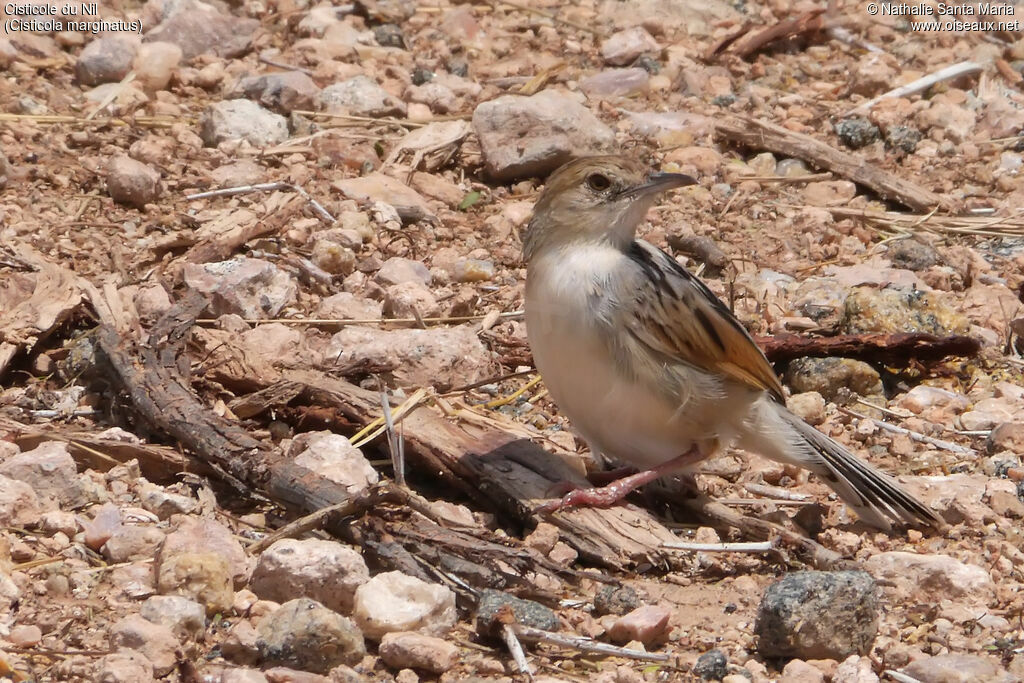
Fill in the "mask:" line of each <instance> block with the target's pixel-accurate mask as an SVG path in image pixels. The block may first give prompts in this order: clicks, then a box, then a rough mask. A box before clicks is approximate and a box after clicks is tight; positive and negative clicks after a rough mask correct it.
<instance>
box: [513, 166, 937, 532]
mask: <svg viewBox="0 0 1024 683" xmlns="http://www.w3.org/2000/svg"><path fill="white" fill-rule="evenodd" d="M695 183H696V181H695V180H694V179H693V178H690V177H689V176H685V175H680V174H674V173H654V174H649V173H648V172H647V169H645V168H644V167H643V166H642V165H641V164H640V163H639V162H637V161H634V160H631V159H627V158H623V157H618V156H601V157H589V158H583V159H577V160H575V161H572V162H569V163H568V164H566V165H564V166H562V167H561V168H560V169H558V170H557V171H555V172H554V173H553V174H552V175H551V177H550V178H549V179H548V182H547V185H546V187H545V188H544V191H543V193H542V194H541V196H540V199H539V200H538V201H537V205H536V207H535V208H534V213H533V218H532V219H531V220H530V223H529V226H528V227H527V230H526V233H525V237H524V246H523V251H524V256H525V259H526V262H527V278H526V325H527V333H528V336H529V340H530V347H531V348H532V350H533V357H534V361H535V362H536V365H537V369H538V370H540V373H541V376H542V377H543V378H544V383H545V385H546V386H547V388H548V391H550V393H551V396H552V398H553V399H554V400H555V402H556V403H557V404H558V406H559V408H560V409H561V411H562V412H563V413H564V414H565V415H566V416H567V417H568V418H569V419H570V420H571V421H572V424H573V426H574V427H575V428H576V430H577V431H578V432H579V433H580V434H581V435H582V436H583V437H584V438H585V439H586V441H587V442H588V444H589V445H590V447H591V451H592V452H595V453H600V454H603V455H605V456H609V457H610V458H612V459H614V460H617V461H621V462H623V463H625V464H628V465H632V466H634V467H637V468H638V469H641V470H644V471H642V472H640V473H639V474H636V475H633V476H631V477H626V478H625V479H621V480H619V481H618V482H615V483H613V484H611V485H609V486H606V487H604V488H600V489H587V490H581V491H573V492H571V493H569V494H567V495H566V496H565V497H564V498H563V499H562V500H561V501H560V502H558V503H556V504H554V505H552V506H549V507H548V509H557V508H559V507H564V506H572V505H588V504H589V505H604V506H607V505H611V504H613V503H614V502H616V501H618V500H620V499H621V498H622V497H623V496H625V495H626V494H627V493H628V492H629V491H631V490H633V489H635V488H636V487H637V486H640V485H642V484H645V483H647V482H649V481H652V480H654V479H656V478H658V477H659V476H662V475H665V474H670V473H673V472H676V473H678V472H681V471H685V470H687V469H690V468H692V467H693V466H694V465H695V464H696V463H698V462H700V461H701V460H704V459H706V458H708V457H710V456H711V455H713V454H714V453H717V452H719V451H721V450H722V449H725V448H728V447H729V446H733V445H736V446H738V447H740V448H742V449H744V450H748V451H753V452H756V453H760V454H762V455H764V456H766V457H768V458H771V459H772V460H777V461H779V462H783V463H791V464H796V465H799V466H801V467H804V468H806V469H808V470H810V471H811V472H813V473H815V474H817V475H818V476H820V477H822V478H823V479H824V480H825V481H826V482H827V483H828V484H829V486H831V487H832V488H833V489H834V490H835V491H836V493H838V494H839V496H840V497H841V498H842V499H843V500H844V501H846V503H847V504H849V505H850V506H851V507H852V508H853V509H854V510H855V511H856V512H857V514H858V515H859V516H860V517H861V519H863V520H864V521H865V522H867V523H868V524H871V525H873V526H876V527H879V528H882V529H887V530H888V529H890V528H891V521H897V522H903V523H908V524H925V525H932V526H941V524H942V522H941V520H940V519H939V517H938V516H937V515H936V514H935V513H934V512H933V511H932V510H931V509H929V508H928V507H927V506H925V505H923V504H922V503H921V502H919V501H918V500H916V499H915V498H914V497H913V496H911V495H909V494H908V493H906V492H905V491H904V490H903V489H901V488H900V487H899V485H898V484H897V483H896V482H895V481H894V480H893V479H891V478H890V477H888V476H887V475H885V474H882V473H881V472H879V471H877V470H875V469H874V468H872V467H871V466H869V465H867V464H866V463H864V462H863V461H861V460H859V459H858V458H857V457H856V456H854V455H853V454H852V453H850V452H849V451H848V450H846V449H845V448H844V447H843V446H841V445H839V444H838V443H836V442H835V441H833V440H832V439H831V438H829V437H828V436H826V435H824V434H822V433H821V432H819V431H817V430H816V429H814V428H813V427H811V426H810V425H808V424H807V423H806V422H804V421H803V420H801V419H800V418H799V417H797V416H796V415H794V414H793V413H791V412H789V410H787V409H786V402H785V398H784V395H783V391H782V385H781V384H780V383H779V379H778V377H777V376H776V374H775V372H774V370H773V369H772V366H771V365H770V364H769V363H768V360H767V359H766V358H765V356H764V354H763V353H762V352H761V350H760V349H759V348H758V347H757V345H755V344H754V341H753V339H751V337H750V335H749V334H748V333H747V332H746V330H745V329H744V328H743V326H742V325H741V324H740V323H739V321H738V320H737V319H736V318H735V316H733V314H732V313H731V312H730V311H729V309H728V308H726V307H725V306H724V305H723V304H722V302H721V301H719V300H718V299H717V298H716V297H715V295H714V294H713V293H712V292H711V291H710V290H709V289H708V288H707V286H706V285H705V284H704V283H703V282H701V281H700V280H699V279H697V278H696V277H695V276H693V275H691V274H690V273H689V272H688V271H687V270H685V269H684V268H683V267H682V266H680V265H679V264H678V263H677V262H676V261H675V259H673V258H672V257H671V256H669V255H668V254H666V253H665V252H663V251H661V250H659V249H657V248H656V247H654V246H653V245H651V244H649V243H647V242H645V241H643V240H638V239H636V228H637V226H638V224H639V223H640V222H641V221H642V220H643V218H644V215H645V214H646V213H647V210H648V208H650V206H651V205H652V204H653V203H654V200H655V198H656V197H657V196H658V195H659V194H660V193H661V192H663V191H665V190H669V189H672V188H676V187H681V186H684V185H693V184H695Z"/></svg>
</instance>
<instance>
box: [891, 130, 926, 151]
mask: <svg viewBox="0 0 1024 683" xmlns="http://www.w3.org/2000/svg"><path fill="white" fill-rule="evenodd" d="M921 137H922V136H921V131H919V130H918V129H916V128H910V127H909V126H890V127H889V128H887V129H886V131H885V144H886V145H887V146H888V147H892V148H894V149H898V150H901V151H903V152H906V153H907V154H913V153H914V150H915V149H917V143H919V142H921Z"/></svg>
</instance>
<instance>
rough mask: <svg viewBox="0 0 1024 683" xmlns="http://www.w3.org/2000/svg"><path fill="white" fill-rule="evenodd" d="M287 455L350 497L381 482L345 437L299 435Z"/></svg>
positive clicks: (323, 433)
mask: <svg viewBox="0 0 1024 683" xmlns="http://www.w3.org/2000/svg"><path fill="white" fill-rule="evenodd" d="M288 454H289V456H290V457H291V458H292V461H293V462H294V463H295V464H296V465H298V466H299V467H304V468H306V469H308V470H310V471H312V472H316V473H317V475H319V476H321V477H323V478H324V479H327V480H329V481H333V482H335V483H336V484H340V485H341V486H344V487H345V489H346V490H347V491H348V492H349V494H350V495H358V494H359V493H361V492H363V491H365V490H367V489H368V488H369V487H371V486H373V485H374V484H376V483H377V482H378V481H379V480H380V476H379V475H378V474H377V470H375V469H373V466H372V465H370V461H369V460H367V459H366V457H365V456H364V455H363V452H362V451H360V450H359V449H358V448H356V447H355V446H353V445H352V443H351V442H350V441H349V440H348V439H347V438H345V437H344V436H341V435H340V434H334V433H333V432H329V431H324V432H305V433H303V434H300V435H299V436H297V437H295V439H293V440H292V443H291V445H290V446H289V447H288ZM321 602H323V601H321ZM324 604H327V603H324ZM328 606H329V607H331V609H335V608H334V607H333V606H330V605H328ZM345 611H347V610H345Z"/></svg>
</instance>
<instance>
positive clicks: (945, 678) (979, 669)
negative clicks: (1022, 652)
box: [902, 653, 1019, 683]
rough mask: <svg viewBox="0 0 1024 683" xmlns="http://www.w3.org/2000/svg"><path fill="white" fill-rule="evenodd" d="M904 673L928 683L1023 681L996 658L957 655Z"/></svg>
mask: <svg viewBox="0 0 1024 683" xmlns="http://www.w3.org/2000/svg"><path fill="white" fill-rule="evenodd" d="M902 673H904V674H906V675H907V676H910V677H912V678H915V679H917V680H919V681H927V682H928V683H970V681H985V682H986V683H1013V682H1014V681H1018V680H1019V679H1018V678H1017V677H1016V676H1013V675H1011V674H1010V673H1009V672H1008V671H1006V669H1004V668H1003V667H1002V666H1001V665H1000V664H999V662H998V661H996V660H995V659H994V658H992V657H983V656H981V655H968V654H953V653H951V654H943V655H936V656H934V657H925V658H922V659H918V660H916V661H913V662H911V663H910V664H908V665H907V666H905V667H903V669H902Z"/></svg>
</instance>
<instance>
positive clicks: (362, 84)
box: [317, 76, 406, 118]
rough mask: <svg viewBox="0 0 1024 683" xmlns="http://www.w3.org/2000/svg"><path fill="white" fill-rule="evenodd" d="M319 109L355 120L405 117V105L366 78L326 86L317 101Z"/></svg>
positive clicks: (356, 78) (361, 77) (359, 77)
mask: <svg viewBox="0 0 1024 683" xmlns="http://www.w3.org/2000/svg"><path fill="white" fill-rule="evenodd" d="M317 100H318V102H319V104H320V108H321V109H323V110H324V111H326V112H328V113H332V114H338V113H341V114H353V115H355V116H370V117H373V118H378V117H381V116H403V117H404V116H405V114H406V106H405V102H403V101H402V100H400V99H398V98H397V97H395V96H394V95H392V94H391V93H389V92H388V91H387V90H385V89H384V88H382V87H380V86H379V85H377V82H376V81H374V80H373V79H371V78H368V77H366V76H356V77H355V78H350V79H348V80H347V81H342V82H341V83H335V84H334V85H329V86H327V87H326V88H324V89H323V90H321V91H320V94H319V96H318V98H317Z"/></svg>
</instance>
